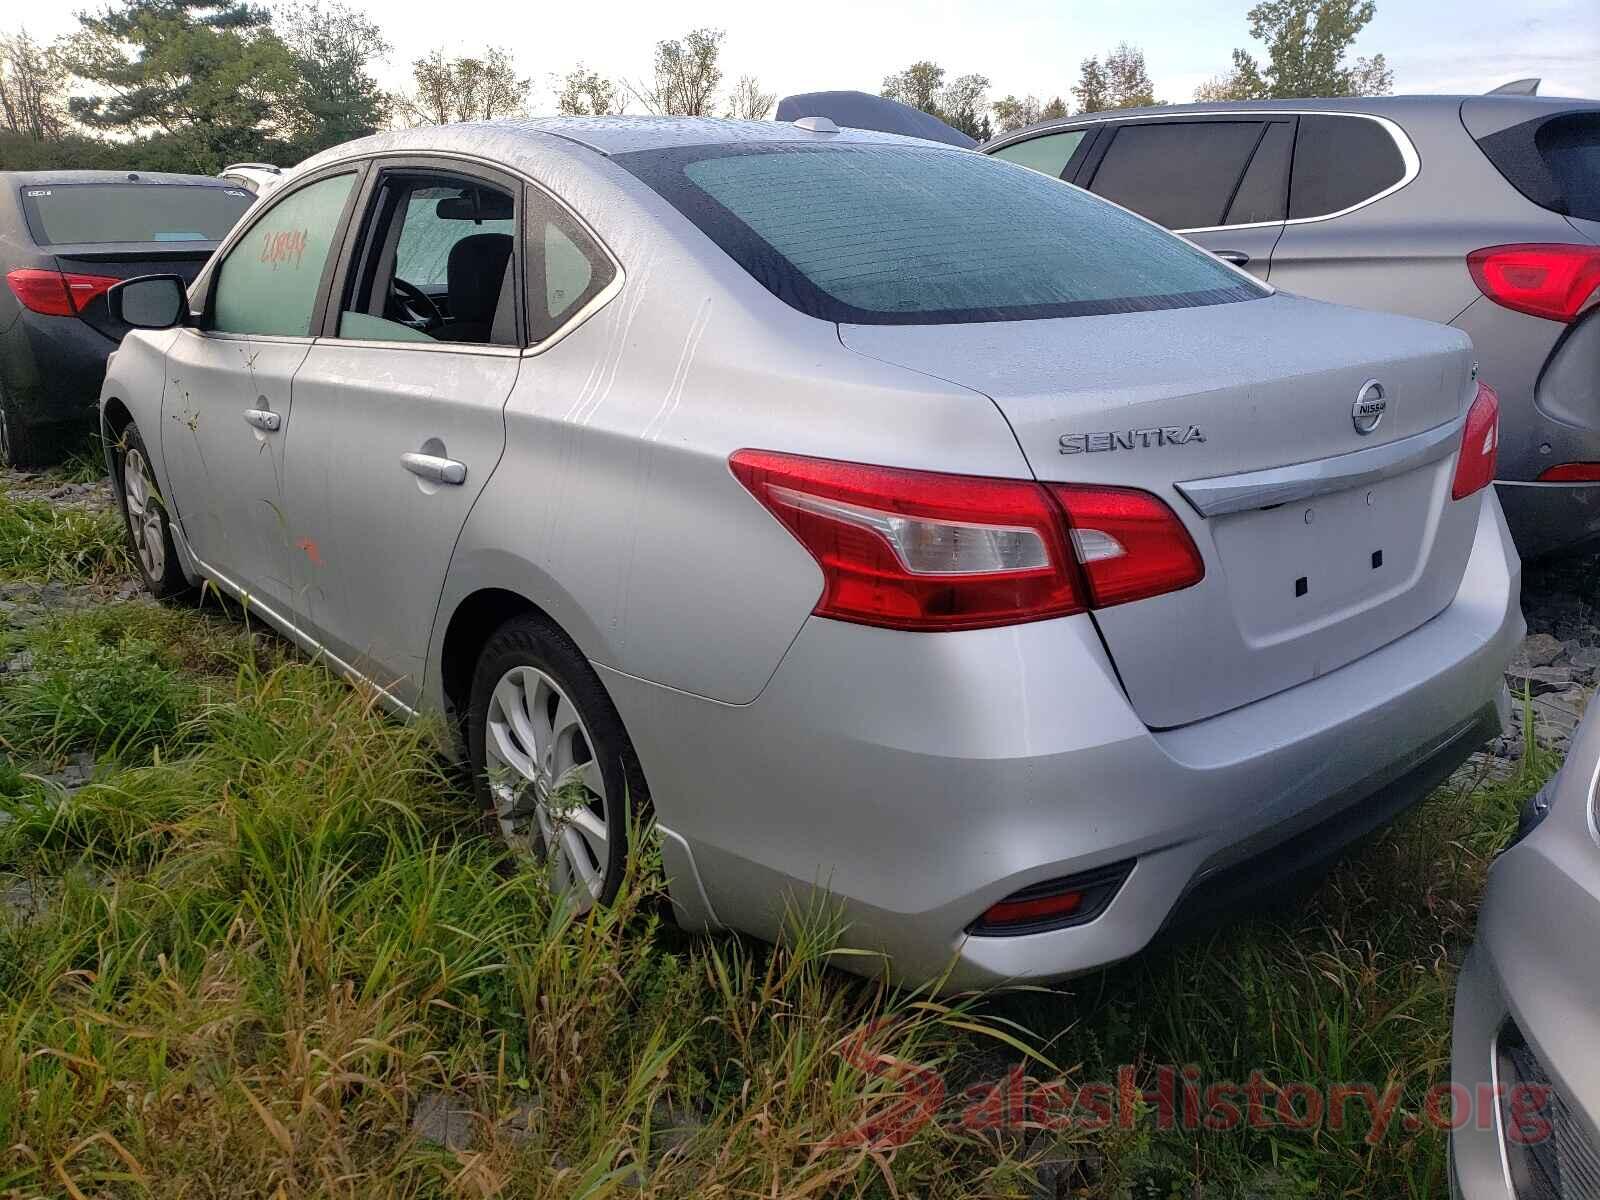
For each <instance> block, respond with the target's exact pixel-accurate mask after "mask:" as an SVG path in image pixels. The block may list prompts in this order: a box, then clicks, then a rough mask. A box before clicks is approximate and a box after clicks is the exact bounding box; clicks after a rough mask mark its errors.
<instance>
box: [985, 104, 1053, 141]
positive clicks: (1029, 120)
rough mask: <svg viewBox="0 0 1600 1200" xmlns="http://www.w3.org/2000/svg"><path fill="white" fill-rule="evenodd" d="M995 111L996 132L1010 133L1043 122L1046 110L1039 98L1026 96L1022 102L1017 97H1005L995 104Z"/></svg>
mask: <svg viewBox="0 0 1600 1200" xmlns="http://www.w3.org/2000/svg"><path fill="white" fill-rule="evenodd" d="M993 111H994V128H995V132H996V133H1010V132H1011V131H1012V130H1013V129H1024V128H1026V127H1027V126H1029V125H1033V124H1036V123H1037V122H1038V121H1040V120H1042V119H1043V111H1044V110H1043V109H1042V108H1041V107H1040V105H1039V97H1037V96H1024V97H1022V98H1021V99H1020V100H1019V99H1018V98H1017V97H1015V96H1003V97H1001V98H1000V99H999V100H996V101H995V102H994V109H993Z"/></svg>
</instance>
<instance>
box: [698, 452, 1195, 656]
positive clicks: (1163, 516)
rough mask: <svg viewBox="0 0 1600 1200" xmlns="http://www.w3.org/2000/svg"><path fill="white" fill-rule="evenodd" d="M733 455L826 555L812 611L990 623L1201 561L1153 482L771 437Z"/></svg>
mask: <svg viewBox="0 0 1600 1200" xmlns="http://www.w3.org/2000/svg"><path fill="white" fill-rule="evenodd" d="M729 466H730V468H731V469H732V471H733V474H734V475H735V476H736V477H737V478H738V480H739V482H740V483H742V484H744V486H745V487H746V488H748V489H749V491H750V493H751V494H752V495H753V496H755V498H756V499H757V500H759V501H760V502H761V503H762V504H763V505H765V506H766V508H767V509H768V510H769V511H771V513H772V514H773V515H774V516H775V517H777V518H778V520H780V521H781V522H783V524H784V525H785V526H786V527H787V528H788V530H789V532H790V533H792V534H793V535H794V536H795V537H796V538H797V539H798V540H799V541H800V543H801V545H803V546H805V548H806V549H807V550H809V551H810V552H811V555H812V557H814V558H815V559H816V560H817V564H818V565H819V566H820V567H821V568H822V575H823V588H822V597H821V599H819V600H818V601H817V606H816V608H815V610H814V611H815V612H816V613H817V615H818V616H824V617H834V618H837V619H838V620H841V621H853V622H856V623H857V624H862V625H878V626H882V627H885V628H888V629H909V630H954V629H985V628H991V627H994V626H999V625H1015V624H1020V623H1022V622H1025V621H1040V620H1044V619H1046V618H1049V617H1059V616H1066V615H1068V614H1070V613H1076V612H1082V611H1084V610H1085V609H1088V608H1099V607H1106V606H1108V605H1112V604H1125V603H1127V602H1128V601H1130V600H1138V599H1143V598H1144V597H1146V596H1154V595H1159V594H1160V593H1162V592H1170V591H1175V590H1176V589H1178V588H1183V587H1188V586H1189V585H1190V584H1192V583H1196V582H1198V581H1199V580H1200V579H1201V578H1202V577H1203V576H1204V574H1205V568H1204V565H1203V564H1202V562H1201V559H1200V554H1199V552H1198V551H1197V550H1196V549H1195V546H1194V542H1193V540H1192V539H1191V538H1190V537H1189V533H1188V531H1187V530H1186V529H1184V527H1183V523H1182V522H1181V521H1179V520H1178V518H1177V516H1176V515H1175V514H1174V513H1173V512H1172V510H1171V509H1170V508H1168V507H1167V506H1166V505H1165V504H1164V503H1162V502H1161V500H1159V499H1158V498H1157V497H1155V496H1152V495H1150V494H1149V493H1147V492H1137V491H1133V490H1132V489H1127V488H1093V487H1081V486H1078V485H1057V486H1053V487H1049V488H1047V487H1045V486H1042V485H1040V484H1037V483H1034V482H1032V481H1030V480H1021V479H982V478H976V477H973V476H968V475H945V474H940V473H935V472H930V471H908V470H904V469H901V468H897V467H874V466H866V465H863V464H860V463H846V462H835V461H833V460H831V459H822V458H806V457H802V456H800V455H793V454H779V453H776V452H773V451H767V450H740V451H738V452H737V453H736V454H734V455H733V456H732V457H731V458H730V459H729Z"/></svg>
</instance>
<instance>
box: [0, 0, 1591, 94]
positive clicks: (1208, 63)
mask: <svg viewBox="0 0 1600 1200" xmlns="http://www.w3.org/2000/svg"><path fill="white" fill-rule="evenodd" d="M103 2H104V0H89V6H90V7H95V8H98V7H100V5H101V4H102V3H103ZM349 2H350V3H351V4H352V6H353V7H358V8H364V9H366V10H367V11H368V12H369V13H370V14H372V15H373V16H374V18H375V19H376V20H377V21H378V22H379V24H380V25H381V26H382V27H383V29H384V30H385V31H386V33H387V36H388V38H389V41H390V42H392V43H393V45H394V51H393V53H392V54H391V55H390V57H389V61H388V63H387V64H386V65H384V66H383V67H381V68H380V71H379V74H380V76H381V78H382V79H383V81H384V82H385V83H386V84H389V85H390V86H394V85H398V84H401V83H403V82H405V80H406V79H407V76H408V64H409V63H410V62H411V60H412V59H414V58H417V57H418V56H420V55H422V54H423V53H425V52H426V51H427V50H429V49H431V48H432V47H434V46H439V45H443V46H445V47H447V48H448V49H450V50H451V51H452V52H454V53H463V52H466V51H471V50H475V49H478V48H479V47H481V46H483V45H484V44H501V45H509V46H511V47H512V48H513V49H514V50H515V51H516V53H517V56H518V59H519V61H520V63H521V66H522V69H523V70H524V71H525V72H527V73H528V74H529V75H531V76H532V77H533V79H534V82H535V89H534V93H533V107H534V108H535V109H537V110H539V111H548V110H550V109H552V108H553V100H552V93H551V90H550V87H549V77H550V75H551V74H553V73H557V72H562V71H565V70H567V69H568V68H569V67H571V66H572V64H573V63H574V62H576V61H578V60H579V59H581V60H583V61H584V62H585V63H586V64H587V65H588V66H590V67H593V68H595V69H596V70H598V71H600V72H601V73H602V74H606V75H610V76H613V77H618V76H621V77H626V78H628V79H639V78H641V77H642V76H643V75H644V74H645V72H646V71H647V70H648V69H649V64H650V54H651V48H652V46H653V45H654V44H655V42H656V41H658V40H659V39H661V38H666V37H674V36H677V35H678V34H680V33H682V32H683V31H684V30H686V29H688V28H690V27H692V26H698V25H712V26H717V27H720V28H723V29H725V30H727V35H728V36H727V41H726V43H725V44H724V52H723V66H724V74H725V76H726V81H727V82H731V81H732V80H733V79H735V78H736V77H737V76H739V75H740V74H743V73H746V72H749V73H753V74H755V75H757V76H758V77H759V78H760V79H761V81H762V83H763V84H764V85H765V87H766V89H767V90H769V91H775V92H777V93H778V94H779V95H783V94H785V93H789V92H803V91H815V90H820V89H824V88H860V89H863V90H867V91H876V90H877V88H878V86H879V84H880V83H881V81H882V79H883V76H884V75H885V74H886V73H888V72H890V71H894V70H897V69H899V68H901V67H903V66H905V65H907V64H908V63H911V62H913V61H915V60H917V59H923V58H927V59H932V60H934V61H935V62H937V63H939V64H940V65H942V66H944V67H945V68H947V70H948V71H949V72H950V73H951V74H952V75H957V74H965V73H966V72H969V71H978V72H982V73H983V74H985V75H987V76H989V78H990V79H991V80H992V81H993V95H995V96H1002V95H1005V94H1006V93H1008V92H1014V93H1016V94H1018V95H1024V94H1027V93H1029V92H1032V93H1034V94H1036V95H1038V96H1040V97H1041V98H1048V97H1050V96H1053V95H1058V94H1059V95H1065V94H1066V92H1067V89H1068V88H1069V87H1071V85H1072V83H1073V82H1074V81H1075V79H1076V77H1077V64H1078V62H1079V60H1080V59H1082V58H1084V57H1085V56H1086V55H1090V54H1102V55H1103V54H1104V53H1105V52H1106V51H1107V50H1108V49H1110V48H1111V47H1112V46H1114V45H1115V44H1116V43H1117V42H1118V41H1120V40H1124V39H1126V40H1127V41H1130V42H1133V43H1135V44H1136V45H1139V46H1141V47H1143V49H1144V52H1145V58H1146V61H1147V62H1148V64H1149V67H1150V74H1151V76H1152V77H1153V78H1154V80H1155V85H1156V95H1157V97H1158V98H1159V99H1163V100H1170V101H1185V100H1189V99H1191V98H1192V94H1193V91H1194V88H1195V85H1196V84H1198V83H1200V82H1202V81H1203V80H1205V79H1207V78H1209V77H1210V76H1212V75H1215V74H1218V73H1221V72H1223V71H1225V70H1226V69H1227V66H1228V56H1229V52H1230V51H1231V50H1232V49H1233V47H1235V46H1243V45H1248V44H1249V43H1248V41H1247V35H1246V30H1245V13H1246V11H1247V10H1248V9H1249V7H1250V0H1199V2H1195V3H1184V2H1183V0H1102V2H1100V3H1086V2H1084V0H803V2H801V3H787V4H779V3H759V2H756V3H752V2H751V0H694V2H693V3H689V2H680V0H599V2H598V3H562V2H560V0H556V2H551V0H533V2H529V0H519V2H513V3H505V2H498V3H491V2H489V0H349ZM83 7H85V3H84V0H31V2H30V3H28V4H26V5H25V6H24V5H22V4H18V5H15V6H13V5H7V9H8V15H7V16H6V17H3V18H0V26H4V27H6V28H12V27H14V22H15V21H16V19H17V18H18V17H23V18H25V21H26V25H27V28H28V29H29V31H30V32H31V33H33V34H34V35H35V36H41V37H47V38H48V37H52V36H54V35H55V34H58V33H63V32H68V31H70V30H72V29H74V28H76V22H75V21H74V19H73V14H74V13H75V12H76V11H78V10H79V9H81V8H83ZM1250 48H1251V49H1252V51H1255V52H1259V51H1260V47H1257V46H1250ZM1379 51H1381V52H1382V53H1383V54H1384V55H1385V57H1387V59H1388V61H1389V65H1390V66H1391V67H1392V68H1393V69H1394V76H1395V78H1394V82H1395V90H1396V91H1397V92H1469V93H1471V92H1483V91H1487V90H1489V89H1490V88H1492V87H1495V86H1497V85H1499V84H1501V83H1505V82H1506V81H1507V80H1511V79H1516V78H1520V77H1523V76H1528V75H1537V76H1540V77H1542V78H1543V79H1544V85H1543V87H1541V89H1540V90H1541V92H1543V93H1544V94H1546V95H1568V96H1600V0H1521V2H1520V3H1519V2H1516V0H1511V2H1508V3H1507V2H1497V0H1452V2H1451V3H1448V4H1447V3H1444V2H1443V0H1378V12H1377V16H1376V17H1375V18H1374V19H1373V21H1372V23H1371V24H1370V25H1369V26H1367V28H1366V30H1365V31H1364V32H1363V33H1362V35H1361V37H1360V39H1359V40H1358V41H1357V43H1356V47H1355V53H1357V54H1373V53H1376V52H1379Z"/></svg>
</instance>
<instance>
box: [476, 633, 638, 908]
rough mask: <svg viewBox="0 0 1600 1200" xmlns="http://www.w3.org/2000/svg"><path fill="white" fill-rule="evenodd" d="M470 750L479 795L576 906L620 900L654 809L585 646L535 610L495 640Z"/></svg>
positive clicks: (483, 662) (480, 684) (488, 648)
mask: <svg viewBox="0 0 1600 1200" xmlns="http://www.w3.org/2000/svg"><path fill="white" fill-rule="evenodd" d="M467 740H468V750H469V754H470V755H471V759H472V767H473V775H474V780H475V784H476V791H477V795H478V799H479V802H480V803H481V804H482V806H483V808H484V811H485V813H486V814H487V815H489V816H491V817H492V818H493V819H494V821H495V822H496V824H497V825H498V826H499V829H500V833H501V836H503V837H504V838H505V840H506V843H507V845H509V846H510V847H511V849H512V851H513V852H514V853H516V854H517V855H519V856H522V857H525V858H527V859H530V860H533V861H537V862H541V863H543V864H544V865H545V866H546V867H547V868H548V869H549V871H550V874H551V882H552V884H553V886H554V887H555V888H556V890H557V891H558V892H560V893H561V894H562V895H564V896H565V897H567V899H568V901H569V903H571V904H572V905H573V906H574V907H575V908H576V909H577V910H578V911H579V912H582V911H585V910H587V909H588V908H589V907H591V906H592V905H594V904H597V903H598V904H608V903H610V902H611V901H612V900H613V899H615V898H616V895H617V890H618V888H620V887H621V885H622V877H623V875H624V874H625V873H626V870H627V863H628V834H629V829H630V826H631V824H632V823H633V822H635V821H637V820H638V819H639V818H641V817H642V816H643V815H644V813H645V812H646V811H647V809H648V803H649V802H648V799H647V796H646V793H645V787H644V777H643V773H642V772H641V771H640V769H639V763H638V759H637V758H636V756H635V755H634V752H633V746H632V744H631V743H630V742H629V741H628V735H627V733H626V732H625V731H624V730H623V728H622V720H621V718H620V717H619V716H618V715H617V711H616V708H615V707H614V706H613V705H612V703H611V698H610V697H609V696H607V695H606V692H605V689H604V687H603V686H602V685H601V683H600V679H599V677H598V676H597V675H596V674H595V673H594V669H593V668H592V667H590V666H589V664H588V663H587V662H586V661H585V660H584V658H583V655H582V654H581V653H579V651H578V648H577V647H576V646H574V645H573V644H572V642H571V641H570V640H569V639H568V638H567V637H565V636H564V635H563V634H562V633H561V632H560V631H559V630H556V629H554V628H553V627H551V626H550V625H548V624H546V623H545V622H543V621H541V620H539V619H538V618H536V617H532V616H523V617H514V618H512V619H511V620H510V621H508V622H506V624H504V625H502V626H501V627H500V629H499V630H497V631H496V632H495V634H494V635H493V636H492V637H491V638H490V639H489V641H488V644H487V645H485V647H484V649H483V653H482V654H481V655H480V656H479V658H478V666H477V670H476V672H475V673H474V675H473V683H472V703H471V707H470V709H469V711H468V715H467Z"/></svg>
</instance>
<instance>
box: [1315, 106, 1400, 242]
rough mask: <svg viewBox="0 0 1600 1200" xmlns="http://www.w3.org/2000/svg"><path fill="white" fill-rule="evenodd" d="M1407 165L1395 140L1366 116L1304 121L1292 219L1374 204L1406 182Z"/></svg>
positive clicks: (1328, 117)
mask: <svg viewBox="0 0 1600 1200" xmlns="http://www.w3.org/2000/svg"><path fill="white" fill-rule="evenodd" d="M1405 174H1406V163H1405V159H1404V157H1403V156H1402V155H1401V153H1400V147H1399V146H1397V145H1396V144H1395V140H1394V138H1393V136H1392V135H1391V134H1390V133H1389V131H1388V130H1387V129H1386V128H1384V127H1383V126H1382V125H1380V124H1379V123H1378V122H1377V121H1370V120H1368V119H1366V118H1365V117H1342V116H1324V115H1322V114H1320V113H1318V114H1313V115H1308V116H1303V117H1301V118H1300V128H1299V132H1298V134H1297V135H1296V137H1295V146H1294V173H1293V178H1292V179H1291V180H1290V183H1289V217H1290V219H1291V220H1300V219H1303V218H1306V217H1326V216H1329V215H1331V214H1333V213H1339V212H1343V211H1344V210H1345V209H1347V208H1354V207H1355V206H1356V205H1358V204H1362V203H1364V202H1366V201H1368V200H1371V199H1372V198H1373V197H1374V196H1376V195H1378V194H1379V193H1381V192H1384V191H1387V190H1388V189H1389V188H1392V187H1394V186H1395V185H1396V184H1397V183H1399V182H1400V181H1401V180H1402V179H1404V178H1405Z"/></svg>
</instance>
